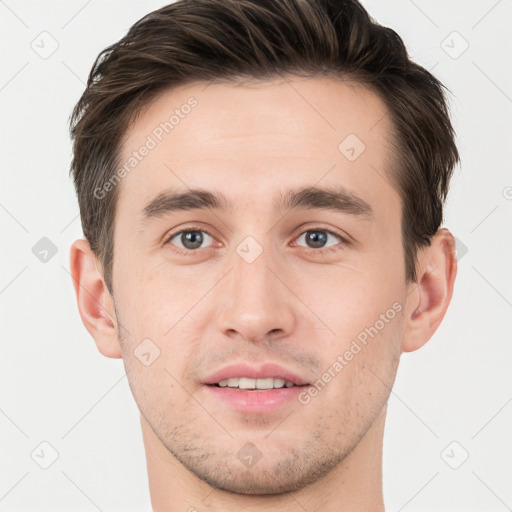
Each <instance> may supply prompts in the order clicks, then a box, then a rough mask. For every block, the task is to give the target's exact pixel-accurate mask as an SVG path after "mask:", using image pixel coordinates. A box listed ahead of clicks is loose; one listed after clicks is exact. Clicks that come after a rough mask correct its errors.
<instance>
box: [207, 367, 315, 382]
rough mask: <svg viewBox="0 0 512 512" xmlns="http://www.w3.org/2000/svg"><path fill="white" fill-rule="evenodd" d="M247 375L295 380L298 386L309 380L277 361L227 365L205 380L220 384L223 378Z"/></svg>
mask: <svg viewBox="0 0 512 512" xmlns="http://www.w3.org/2000/svg"><path fill="white" fill-rule="evenodd" d="M241 377H247V378H249V379H268V378H270V377H272V378H274V379H283V380H286V381H289V382H293V383H294V384H295V385H296V386H303V385H305V384H308V382H307V381H306V380H304V379H302V378H301V377H299V376H298V375H296V374H295V373H293V372H292V371H290V370H288V369H287V368H284V367H283V366H280V365H278V364H275V363H265V364H263V365H260V366H250V365H249V364H246V363H241V364H235V365H230V366H225V367H224V368H221V369H220V370H218V371H216V372H215V373H212V374H211V375H209V376H208V377H206V379H205V380H204V384H218V383H219V382H220V381H221V380H226V379H233V378H241Z"/></svg>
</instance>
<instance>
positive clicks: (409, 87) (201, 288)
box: [71, 0, 459, 512]
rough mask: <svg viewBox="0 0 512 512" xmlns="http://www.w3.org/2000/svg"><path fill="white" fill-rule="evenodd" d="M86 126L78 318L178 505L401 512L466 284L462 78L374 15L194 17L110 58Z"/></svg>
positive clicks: (101, 66)
mask: <svg viewBox="0 0 512 512" xmlns="http://www.w3.org/2000/svg"><path fill="white" fill-rule="evenodd" d="M71 124H72V135H73V137H74V148H73V149H74V157H73V162H72V173H73V177H74V180H75V185H76V189H77V194H78V199H79V204H80V211H81V218H82V226H83V231H84V235H85V237H86V239H84V240H77V241H76V242H75V243H74V244H73V246H72V248H71V269H72V275H73V279H74V285H75V290H76V294H77V300H78V307H79V310H80V314H81V317H82V320H83V322H84V325H85V327H86V328H87V330H88V331H89V332H90V334H91V335H92V336H93V338H94V340H95V342H96V344H97V347H98V349H99V351H100V352H101V353H102V354H103V355H105V356H107V357H114V358H119V357H122V358H123V360H124V365H125V368H126V371H127V376H128V380H129V383H130V387H131V390H132V393H133V396H134V398H135V401H136V403H137V405H138V407H139V409H140V413H141V426H142V433H143V439H144V444H145V450H146V457H147V469H148V476H149V484H150V493H151V500H152V504H153V508H154V510H155V511H156V512H163V511H182V510H183V511H184V510H190V511H193V510H199V511H200V510H225V511H231V510H242V509H243V510H269V511H270V510H286V511H294V510H309V511H313V510H322V511H336V512H337V511H340V510H346V511H351V512H356V511H372V512H373V511H382V510H384V504H383V496H382V439H383V432H384V421H385V416H386V404H387V400H388V397H389V394H390V391H391V387H392V385H393V382H394V379H395V375H396V371H397V366H398V363H399V359H400V355H401V353H402V352H408V351H413V350H417V349H419V348H420V347H421V346H422V345H424V344H425V343H426V342H427V341H428V340H429V339H430V338H431V337H432V335H433V334H434V332H435V331H436V329H437V327H438V326H439V324H440V322H441V321H442V319H443V316H444V314H445V312H446V310H447V307H448V304H449V302H450V299H451V297H452V291H453V286H454V280H455V275H456V259H455V243H454V237H453V236H452V234H451V233H450V232H449V231H448V230H447V229H446V228H441V227H440V226H441V223H442V219H443V204H444V202H445V199H446V195H447V191H448V185H449V180H450V177H451V174H452V171H453V168H454V166H455V165H456V163H457V162H458V159H459V155H458V152H457V148H456V146H455V142H454V133H453V129H452V126H451V123H450V119H449V115H448V110H447V106H446V102H445V97H444V93H443V89H442V84H440V83H439V82H438V81H437V79H436V78H435V77H433V76H432V75H431V74H430V73H428V72H427V71H426V70H425V69H423V68H421V67H420V66H418V65H417V64H415V63H413V62H411V61H410V60H409V59H408V57H407V53H406V50H405V48H404V46H403V43H402V41H401V39H400V38H399V37H398V35H397V34H396V33H395V32H394V31H392V30H391V29H389V28H385V27H382V26H380V25H378V24H376V23H374V22H373V21H372V20H371V18H370V17H369V16H368V14H367V12H366V11H365V10H364V9H363V7H362V6H361V5H360V4H359V3H358V2H356V1H355V0H338V1H335V0H265V1H261V0H259V1H257V0H182V1H179V2H176V3H174V4H172V5H169V6H167V7H163V8H162V9H160V10H158V11H155V12H153V13H151V14H148V15H147V16H146V17H144V18H143V19H141V20H140V21H139V22H137V23H136V24H135V25H134V26H133V27H132V28H131V29H130V31H129V32H128V34H127V35H126V36H125V37H124V38H123V39H122V40H121V41H119V42H118V43H116V44H114V45H112V46H110V47H108V48H107V49H106V50H104V52H102V53H101V54H100V56H99V57H98V59H97V61H96V62H95V64H94V66H93V69H92V71H91V74H90V76H89V80H88V84H87V88H86V91H85V92H84V94H83V96H82V98H81V99H80V101H79V103H78V104H77V106H76V107H75V110H74V112H73V117H72V120H71Z"/></svg>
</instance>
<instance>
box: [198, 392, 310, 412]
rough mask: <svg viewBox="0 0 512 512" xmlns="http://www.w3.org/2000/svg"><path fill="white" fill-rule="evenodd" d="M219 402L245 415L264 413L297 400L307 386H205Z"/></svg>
mask: <svg viewBox="0 0 512 512" xmlns="http://www.w3.org/2000/svg"><path fill="white" fill-rule="evenodd" d="M205 387H206V388H207V389H208V390H209V391H210V393H212V394H213V396H214V397H215V398H216V399H217V400H219V401H220V402H223V403H225V404H226V405H228V406H229V407H230V408H231V409H233V410H235V411H240V412H247V413H266V412H271V411H275V410H277V409H279V408H281V407H283V406H284V405H286V404H288V403H290V402H292V401H293V400H297V396H298V395H299V393H300V392H301V391H304V389H306V388H307V386H292V387H290V388H286V387H285V388H279V389H266V390H245V389H237V388H228V387H224V388H221V387H218V386H205Z"/></svg>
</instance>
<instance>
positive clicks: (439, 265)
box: [402, 228, 457, 352]
mask: <svg viewBox="0 0 512 512" xmlns="http://www.w3.org/2000/svg"><path fill="white" fill-rule="evenodd" d="M417 270H418V273H417V276H418V280H417V282H416V283H411V285H410V286H409V289H408V292H407V305H406V314H405V319H404V321H405V325H404V337H403V341H402V351H403V352H412V351H413V350H418V349H419V348H421V347H422V346H423V345H425V343H427V341H428V340H429V339H430V338H431V337H432V336H433V334H434V333H435V332H436V330H437V328H438V327H439V324H440V323H441V321H442V320H443V317H444V315H445V313H446V310H447V309H448V305H449V304H450V301H451V298H452V294H453V286H454V282H455V276H456V275H457V252H456V249H455V238H454V237H453V235H452V234H451V233H450V231H448V229H446V228H441V229H439V230H438V231H437V233H436V234H435V235H434V237H433V238H432V241H431V245H430V246H428V247H426V248H425V249H423V250H422V252H421V254H420V255H419V257H418V267H417Z"/></svg>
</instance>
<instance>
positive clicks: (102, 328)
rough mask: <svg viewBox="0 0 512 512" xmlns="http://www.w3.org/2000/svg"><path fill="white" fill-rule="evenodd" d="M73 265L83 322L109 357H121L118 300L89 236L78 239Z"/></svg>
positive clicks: (71, 261)
mask: <svg viewBox="0 0 512 512" xmlns="http://www.w3.org/2000/svg"><path fill="white" fill-rule="evenodd" d="M70 268H71V276H72V278H73V286H74V288H75V293H76V298H77V304H78V310H79V312H80V316H81V318H82V322H83V324H84V326H85V328H86V329H87V331H88V332H89V334H90V335H91V336H92V337H93V338H94V340H95V342H96V346H97V347H98V350H99V351H100V352H101V353H102V354H103V355H104V356H106V357H112V358H121V357H122V352H121V345H120V342H119V339H118V334H117V321H116V315H115V309H114V301H113V298H112V296H111V295H110V292H109V291H108V288H107V286H106V284H105V281H104V279H103V275H102V272H101V271H100V270H99V268H101V266H100V265H99V262H98V258H97V257H96V255H95V254H94V253H93V252H92V250H91V248H90V246H89V243H88V242H87V240H84V239H80V240H75V242H73V244H72V245H71V249H70Z"/></svg>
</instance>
